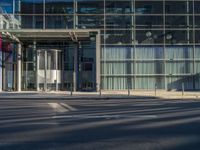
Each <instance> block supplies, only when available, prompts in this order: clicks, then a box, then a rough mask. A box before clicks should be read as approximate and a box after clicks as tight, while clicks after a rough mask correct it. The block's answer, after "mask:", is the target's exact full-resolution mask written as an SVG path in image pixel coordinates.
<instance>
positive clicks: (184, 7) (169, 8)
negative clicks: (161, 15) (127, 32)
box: [165, 1, 193, 14]
mask: <svg viewBox="0 0 200 150" xmlns="http://www.w3.org/2000/svg"><path fill="white" fill-rule="evenodd" d="M192 8H193V5H192V1H190V2H189V1H166V2H165V13H166V14H188V13H190V14H192V12H193V9H192Z"/></svg>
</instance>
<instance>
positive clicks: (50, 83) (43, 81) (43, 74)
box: [37, 49, 62, 91]
mask: <svg viewBox="0 0 200 150" xmlns="http://www.w3.org/2000/svg"><path fill="white" fill-rule="evenodd" d="M61 62H62V59H61V51H60V50H57V49H42V50H38V67H37V68H38V88H39V90H40V91H57V90H60V89H61Z"/></svg>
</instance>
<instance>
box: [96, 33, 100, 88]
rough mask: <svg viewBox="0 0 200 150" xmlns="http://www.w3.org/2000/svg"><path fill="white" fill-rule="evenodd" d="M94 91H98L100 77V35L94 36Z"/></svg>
mask: <svg viewBox="0 0 200 150" xmlns="http://www.w3.org/2000/svg"><path fill="white" fill-rule="evenodd" d="M96 84H97V86H96V91H99V90H100V86H101V76H100V33H99V32H98V34H97V35H96Z"/></svg>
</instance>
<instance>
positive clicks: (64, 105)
mask: <svg viewBox="0 0 200 150" xmlns="http://www.w3.org/2000/svg"><path fill="white" fill-rule="evenodd" d="M60 105H61V106H63V107H66V108H67V109H69V110H71V111H76V110H77V109H76V108H74V107H72V106H70V105H68V104H66V103H60Z"/></svg>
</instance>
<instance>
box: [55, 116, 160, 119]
mask: <svg viewBox="0 0 200 150" xmlns="http://www.w3.org/2000/svg"><path fill="white" fill-rule="evenodd" d="M52 118H53V119H62V118H79V119H99V118H106V119H108V118H109V119H111V118H115V119H116V118H157V116H156V115H135V116H131V115H130V116H129V115H127V116H125V115H65V116H53V117H52Z"/></svg>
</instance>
